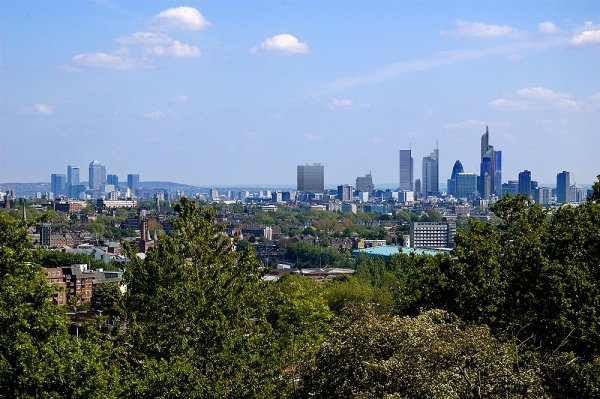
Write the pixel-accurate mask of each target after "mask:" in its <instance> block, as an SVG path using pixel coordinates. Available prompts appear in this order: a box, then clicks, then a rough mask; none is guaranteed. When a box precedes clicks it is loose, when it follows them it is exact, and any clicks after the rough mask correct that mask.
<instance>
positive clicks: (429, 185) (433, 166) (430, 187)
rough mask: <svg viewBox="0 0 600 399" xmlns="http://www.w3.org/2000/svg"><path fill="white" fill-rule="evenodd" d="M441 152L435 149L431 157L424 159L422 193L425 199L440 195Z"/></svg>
mask: <svg viewBox="0 0 600 399" xmlns="http://www.w3.org/2000/svg"><path fill="white" fill-rule="evenodd" d="M439 162H440V152H439V150H438V149H437V148H435V149H434V150H433V151H432V152H431V154H429V156H427V157H424V158H423V180H422V183H421V184H422V186H421V192H422V193H423V196H424V197H427V196H430V195H432V196H437V195H439V192H440V190H439V184H440V183H439Z"/></svg>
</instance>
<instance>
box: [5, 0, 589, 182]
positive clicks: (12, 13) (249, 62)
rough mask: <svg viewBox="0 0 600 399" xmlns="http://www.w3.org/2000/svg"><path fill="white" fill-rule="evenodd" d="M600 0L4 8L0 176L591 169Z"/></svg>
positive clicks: (328, 176) (443, 175)
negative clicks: (483, 148) (68, 171)
mask: <svg viewBox="0 0 600 399" xmlns="http://www.w3.org/2000/svg"><path fill="white" fill-rule="evenodd" d="M599 69H600V3H598V2H584V1H547V2H538V1H536V2H533V1H530V2H495V1H494V2H455V1H446V2H392V1H385V2H366V1H343V2H342V1H320V2H300V1H298V2H279V1H244V2H227V1H188V2H184V3H177V2H173V1H152V2H139V1H92V2H78V1H60V2H22V1H3V2H2V3H0V93H1V96H0V161H1V162H2V165H3V166H2V167H1V168H0V182H36V181H49V176H50V173H65V166H66V165H67V164H80V165H82V167H84V166H85V165H87V164H88V163H89V162H91V161H92V160H94V159H98V160H100V161H101V162H102V163H103V164H104V165H106V166H107V168H108V169H109V173H114V174H118V175H121V176H123V177H124V176H125V175H126V174H128V173H132V172H135V173H140V174H141V175H142V178H143V179H144V180H167V181H177V182H181V183H187V184H197V185H234V184H288V185H289V186H290V187H292V186H294V185H295V181H296V166H297V165H301V164H305V163H312V162H320V163H322V164H324V165H325V183H326V184H327V185H334V184H342V183H350V184H352V183H353V182H354V179H355V178H356V176H361V175H364V174H365V173H368V172H369V171H371V173H372V175H373V180H374V182H375V184H377V185H379V184H382V183H386V184H387V183H389V184H395V183H397V182H398V150H400V149H406V148H409V146H410V147H411V148H412V154H413V157H414V159H415V177H419V176H420V174H421V159H422V158H423V157H425V156H427V155H428V154H429V153H430V152H431V151H432V149H433V148H435V146H436V140H437V142H438V143H439V144H438V145H439V153H440V163H439V174H440V181H441V182H444V181H445V179H447V178H449V177H450V173H451V171H452V165H453V164H454V162H455V161H456V160H457V159H460V160H461V162H462V164H463V165H464V168H465V171H466V172H474V173H478V172H479V162H480V138H481V135H482V134H483V133H484V132H485V128H486V125H488V126H489V132H490V144H493V145H494V147H495V148H496V149H497V150H501V151H502V154H503V155H502V156H503V160H502V163H503V165H502V167H503V170H502V175H503V176H502V177H503V180H504V181H507V180H512V179H516V178H517V175H518V173H519V172H521V171H523V170H524V169H528V170H531V174H532V178H533V179H535V180H537V181H539V182H542V183H553V182H555V181H556V175H557V173H558V172H560V171H562V170H568V171H570V172H571V173H572V176H573V179H574V180H575V181H576V182H577V183H578V184H589V183H591V182H593V181H594V180H595V177H596V175H597V174H598V173H599V172H600V157H598V148H600V112H599V111H600V73H598V70H599Z"/></svg>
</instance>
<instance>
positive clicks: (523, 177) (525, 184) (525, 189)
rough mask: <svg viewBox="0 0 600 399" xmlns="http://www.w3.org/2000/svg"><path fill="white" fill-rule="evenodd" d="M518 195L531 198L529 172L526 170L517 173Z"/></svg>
mask: <svg viewBox="0 0 600 399" xmlns="http://www.w3.org/2000/svg"><path fill="white" fill-rule="evenodd" d="M518 193H519V194H525V195H528V196H530V197H531V172H530V171H528V170H524V171H522V172H520V173H519V188H518Z"/></svg>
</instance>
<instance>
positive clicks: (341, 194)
mask: <svg viewBox="0 0 600 399" xmlns="http://www.w3.org/2000/svg"><path fill="white" fill-rule="evenodd" d="M337 190H338V194H337V198H338V199H339V200H340V201H342V202H347V201H352V197H354V189H353V187H352V186H350V185H348V184H342V185H341V186H338V188H337Z"/></svg>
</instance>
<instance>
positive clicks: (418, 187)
mask: <svg viewBox="0 0 600 399" xmlns="http://www.w3.org/2000/svg"><path fill="white" fill-rule="evenodd" d="M419 198H421V179H417V180H415V199H419Z"/></svg>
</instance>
